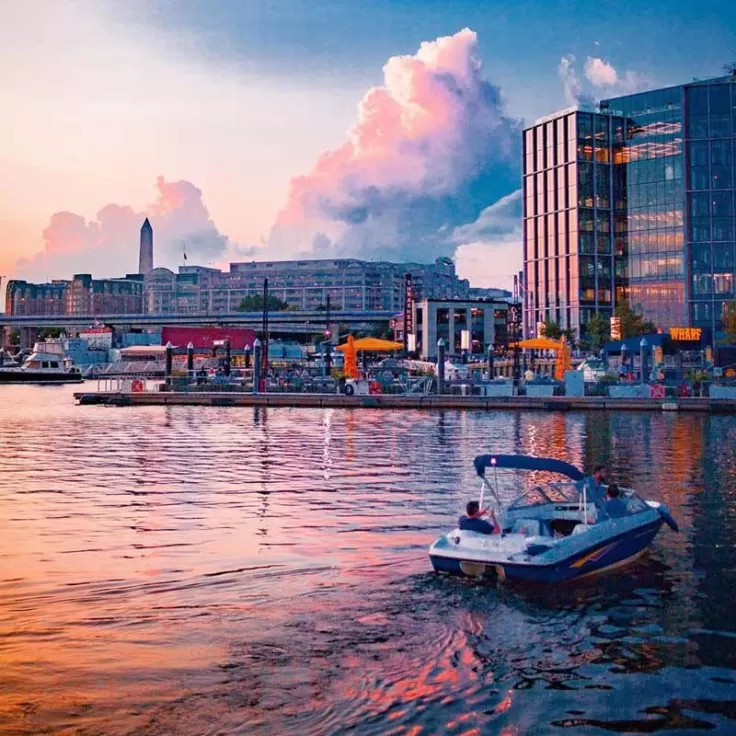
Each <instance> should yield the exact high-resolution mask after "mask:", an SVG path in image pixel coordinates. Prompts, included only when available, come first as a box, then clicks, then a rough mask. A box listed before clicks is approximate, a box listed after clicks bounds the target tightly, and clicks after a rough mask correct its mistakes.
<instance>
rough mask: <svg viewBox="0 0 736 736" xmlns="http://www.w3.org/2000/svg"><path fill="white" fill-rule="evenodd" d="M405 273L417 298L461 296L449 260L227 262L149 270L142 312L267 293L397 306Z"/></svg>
mask: <svg viewBox="0 0 736 736" xmlns="http://www.w3.org/2000/svg"><path fill="white" fill-rule="evenodd" d="M406 273H411V274H412V277H413V283H414V290H415V293H416V294H418V295H419V296H424V295H426V296H431V297H436V298H449V299H452V298H467V297H468V295H469V288H470V287H469V284H468V281H467V280H465V279H459V278H458V277H457V274H456V272H455V264H454V263H453V262H452V260H451V259H449V258H440V259H438V260H437V261H436V262H435V263H432V264H419V263H388V262H371V261H361V260H357V259H352V258H343V259H322V260H302V261H253V262H248V263H231V264H230V271H229V272H223V271H220V270H219V269H214V268H206V267H203V266H181V267H180V268H179V273H177V274H175V273H174V272H173V271H170V270H169V269H164V268H156V269H153V271H151V272H150V273H149V274H148V275H147V276H146V280H145V284H146V287H145V293H146V297H145V303H146V311H147V312H149V313H151V314H187V313H192V312H201V313H212V314H223V313H225V314H227V313H230V312H233V311H235V310H236V309H237V308H238V305H239V304H240V303H241V301H242V300H243V299H244V298H245V297H248V296H253V295H261V294H263V284H264V281H265V279H268V290H269V295H270V296H272V297H275V298H277V299H279V300H280V301H282V302H285V303H286V304H288V305H289V307H290V308H292V309H295V310H299V311H310V310H323V309H325V308H326V306H327V301H328V297H329V303H330V308H331V309H333V310H340V311H351V312H360V311H389V310H397V311H398V310H399V309H401V307H402V303H403V284H404V275H405V274H406Z"/></svg>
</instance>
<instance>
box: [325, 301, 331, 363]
mask: <svg viewBox="0 0 736 736" xmlns="http://www.w3.org/2000/svg"><path fill="white" fill-rule="evenodd" d="M325 306H326V312H327V314H326V318H327V324H326V327H325V376H327V377H328V378H329V376H330V373H331V372H332V353H331V351H330V347H331V346H332V342H331V340H332V335H331V332H330V295H329V294H328V295H327V300H326V304H325Z"/></svg>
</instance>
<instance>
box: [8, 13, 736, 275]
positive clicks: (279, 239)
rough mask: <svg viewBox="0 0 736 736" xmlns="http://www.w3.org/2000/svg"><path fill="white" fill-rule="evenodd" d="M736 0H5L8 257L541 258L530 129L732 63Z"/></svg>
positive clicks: (499, 269)
mask: <svg viewBox="0 0 736 736" xmlns="http://www.w3.org/2000/svg"><path fill="white" fill-rule="evenodd" d="M734 59H736V10H735V9H734V7H733V4H732V3H731V2H725V1H721V0H713V1H712V2H708V3H685V2H677V1H674V2H667V3H665V2H664V1H663V0H652V1H651V2H650V3H648V4H643V3H636V4H635V3H625V2H621V1H620V0H619V2H616V3H614V2H608V0H600V2H598V3H596V4H595V5H594V6H593V5H591V4H590V3H583V2H576V1H575V0H567V1H566V2H557V0H545V1H544V2H542V0H534V1H532V0H518V1H517V2H514V3H507V2H503V3H502V2H487V1H485V0H442V1H440V0H421V1H420V0H372V1H371V2H370V3H357V2H353V1H352V0H168V1H166V0H2V2H0V90H2V101H3V104H2V110H1V112H0V276H4V277H6V278H7V277H17V278H27V279H30V280H38V281H43V280H48V279H52V278H65V277H69V276H70V275H72V274H73V273H76V272H92V273H93V274H94V275H95V276H99V277H107V276H119V275H124V274H125V273H128V272H134V271H135V270H136V267H137V258H138V251H137V237H138V236H137V233H138V229H139V228H140V224H141V223H142V221H143V219H144V218H145V217H146V216H148V217H150V219H151V222H152V223H153V227H154V245H155V256H154V258H155V263H156V265H163V266H168V267H174V268H175V267H176V266H177V265H180V264H181V263H182V262H183V253H184V251H185V250H186V252H187V258H188V260H187V263H189V264H192V263H201V264H202V265H218V266H224V267H226V266H227V263H228V262H230V261H233V260H252V259H258V258H263V259H266V258H268V259H284V258H289V257H330V256H340V257H342V256H355V257H360V258H365V259H392V260H403V259H412V260H419V261H428V260H433V259H434V258H436V257H438V256H440V255H449V256H452V257H454V258H455V259H456V263H457V267H458V271H459V273H460V275H461V276H464V277H468V278H470V279H471V283H472V284H473V285H477V286H494V285H498V286H507V285H508V284H509V283H510V281H511V278H512V275H513V274H514V273H515V272H517V271H518V269H519V267H520V265H521V247H520V242H521V234H520V213H521V206H520V205H521V201H520V197H519V195H518V188H519V185H520V182H519V162H520V136H519V131H520V130H521V129H522V127H523V126H524V125H525V124H528V123H530V122H532V121H533V120H534V119H535V118H537V117H540V116H542V115H546V114H549V113H551V112H553V111H555V110H557V109H560V108H563V107H566V106H568V105H569V104H574V103H575V102H577V101H581V100H587V99H600V98H603V97H611V96H615V95H616V94H625V93H627V92H631V91H637V90H641V89H647V88H654V87H662V86H667V85H671V84H678V83H683V82H687V81H690V80H692V79H693V78H706V77H712V76H718V75H719V74H720V73H721V67H722V66H723V65H724V64H726V63H728V62H731V61H733V60H734Z"/></svg>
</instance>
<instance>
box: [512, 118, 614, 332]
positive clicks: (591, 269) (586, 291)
mask: <svg viewBox="0 0 736 736" xmlns="http://www.w3.org/2000/svg"><path fill="white" fill-rule="evenodd" d="M624 143H625V141H624V121H623V119H622V118H618V117H615V116H612V115H608V114H600V113H597V112H593V111H585V110H577V109H570V110H565V111H563V112H560V113H557V114H556V115H552V116H550V117H548V118H543V119H542V120H539V121H537V123H536V124H535V125H534V126H532V127H531V128H529V129H527V130H525V131H524V165H523V171H524V264H525V273H524V284H525V286H526V300H525V306H526V309H525V314H526V330H527V333H528V334H531V333H534V332H536V331H537V329H538V326H539V325H540V324H541V323H543V322H544V321H545V320H548V319H549V320H552V321H553V322H557V323H558V324H559V325H560V326H561V327H563V328H566V329H567V328H569V329H572V330H574V331H575V332H576V333H577V334H581V333H584V331H585V324H586V322H587V321H588V320H589V319H590V317H591V316H592V315H593V314H595V313H596V312H598V313H601V314H603V315H604V316H605V317H610V316H611V315H612V310H613V304H614V295H615V293H616V289H617V287H618V279H617V272H618V271H621V270H622V266H621V257H622V255H623V251H622V248H623V247H624V245H623V241H622V240H621V239H620V238H617V237H615V236H617V234H618V231H619V230H621V227H622V222H623V218H624V217H625V212H624V208H625V196H624V195H625V191H624V180H623V179H622V178H621V176H620V174H621V171H622V169H621V167H620V165H619V164H620V162H621V161H622V151H623V149H624Z"/></svg>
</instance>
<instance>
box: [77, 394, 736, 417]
mask: <svg viewBox="0 0 736 736" xmlns="http://www.w3.org/2000/svg"><path fill="white" fill-rule="evenodd" d="M74 398H75V399H76V401H77V402H78V403H79V404H80V405H83V406H89V405H95V404H96V405H102V406H232V407H253V406H270V407H290V408H316V409H327V408H335V409H365V408H370V409H445V410H447V409H476V410H483V411H498V410H523V411H532V410H539V411H607V410H609V411H610V410H615V411H684V412H705V413H728V414H734V413H736V401H734V400H716V399H709V398H702V399H701V398H687V399H673V400H668V401H662V399H612V398H609V397H604V396H600V397H598V396H586V397H584V398H568V397H565V396H554V397H544V398H542V397H539V398H538V397H528V396H514V397H499V398H495V397H483V396H455V395H452V396H449V395H448V396H437V395H416V396H414V395H406V394H378V395H374V396H344V395H342V394H316V393H315V394H301V393H300V394H287V393H272V394H252V393H245V392H234V391H227V392H216V391H207V392H205V391H191V392H189V391H187V392H184V391H144V392H140V393H113V392H87V391H81V392H78V393H75V394H74Z"/></svg>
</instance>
